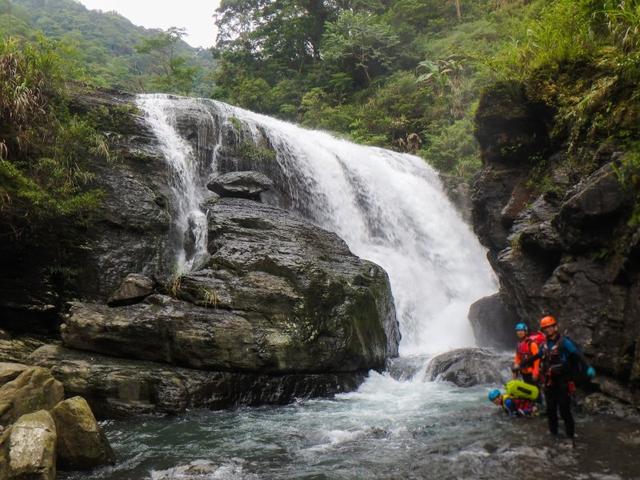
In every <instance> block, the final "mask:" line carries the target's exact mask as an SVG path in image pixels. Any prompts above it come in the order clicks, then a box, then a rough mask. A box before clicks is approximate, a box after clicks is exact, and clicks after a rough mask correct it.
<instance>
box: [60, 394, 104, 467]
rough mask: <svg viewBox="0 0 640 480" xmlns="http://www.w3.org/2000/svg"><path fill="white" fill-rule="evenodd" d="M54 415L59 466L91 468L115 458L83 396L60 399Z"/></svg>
mask: <svg viewBox="0 0 640 480" xmlns="http://www.w3.org/2000/svg"><path fill="white" fill-rule="evenodd" d="M51 415H52V416H53V420H54V421H55V424H56V429H57V432H58V449H57V451H58V467H59V468H60V469H63V470H90V469H92V468H95V467H98V466H101V465H105V464H113V463H114V462H115V455H114V453H113V450H112V449H111V446H110V445H109V442H108V441H107V438H106V437H105V435H104V433H103V431H102V429H101V428H100V425H98V422H97V421H96V418H95V417H94V415H93V412H92V411H91V408H90V407H89V404H88V403H87V401H86V400H85V399H84V398H82V397H73V398H69V399H67V400H64V401H62V402H60V403H58V404H57V405H56V406H55V407H54V409H53V410H52V411H51Z"/></svg>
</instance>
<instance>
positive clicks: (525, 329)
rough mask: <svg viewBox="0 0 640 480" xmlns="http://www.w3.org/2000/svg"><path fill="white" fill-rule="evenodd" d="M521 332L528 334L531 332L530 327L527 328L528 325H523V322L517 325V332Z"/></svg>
mask: <svg viewBox="0 0 640 480" xmlns="http://www.w3.org/2000/svg"><path fill="white" fill-rule="evenodd" d="M520 330H523V331H525V332H528V331H529V327H527V324H526V323H522V322H520V323H516V332H518V331H520Z"/></svg>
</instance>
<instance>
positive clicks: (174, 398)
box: [31, 345, 366, 418]
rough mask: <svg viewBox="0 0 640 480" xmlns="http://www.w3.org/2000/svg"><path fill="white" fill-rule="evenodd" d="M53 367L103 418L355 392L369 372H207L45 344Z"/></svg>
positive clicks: (42, 353) (36, 358) (37, 359)
mask: <svg viewBox="0 0 640 480" xmlns="http://www.w3.org/2000/svg"><path fill="white" fill-rule="evenodd" d="M31 361H32V362H33V363H35V364H37V365H41V366H46V367H49V368H50V369H51V371H52V372H53V374H54V375H55V376H56V378H58V379H60V381H61V382H62V383H63V384H64V387H65V391H66V392H67V395H81V396H82V397H83V398H85V399H86V400H87V401H88V402H89V404H90V405H91V407H92V409H93V411H94V413H96V415H98V416H99V417H102V418H104V417H121V416H128V415H132V414H143V413H170V414H175V413H180V412H184V411H185V410H186V409H189V408H211V409H220V408H230V407H235V406H238V405H263V404H285V403H289V402H291V401H293V400H294V399H296V398H310V397H317V396H326V395H332V394H334V393H339V392H343V391H350V390H353V389H355V388H357V386H358V385H359V384H360V383H361V382H362V381H363V380H364V377H365V374H366V372H350V373H344V374H332V373H326V374H290V375H278V376H273V375H260V374H255V373H237V372H207V371H202V370H193V369H187V368H180V367H175V366H171V365H167V364H162V363H152V362H144V361H139V360H130V359H124V358H116V357H110V356H106V355H99V354H96V353H90V352H81V351H78V350H72V349H65V348H63V347H60V346H55V345H51V346H45V347H42V348H40V349H39V350H37V351H36V352H35V353H34V354H33V355H32V357H31Z"/></svg>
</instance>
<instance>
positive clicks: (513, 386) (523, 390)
mask: <svg viewBox="0 0 640 480" xmlns="http://www.w3.org/2000/svg"><path fill="white" fill-rule="evenodd" d="M504 388H505V390H506V391H507V393H508V394H509V395H511V396H512V397H516V398H526V399H527V400H535V399H536V398H538V395H539V394H540V392H539V390H538V387H536V386H535V385H531V384H529V383H526V382H524V381H522V380H511V381H509V382H507V383H505V385H504Z"/></svg>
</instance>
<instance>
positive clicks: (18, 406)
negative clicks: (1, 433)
mask: <svg viewBox="0 0 640 480" xmlns="http://www.w3.org/2000/svg"><path fill="white" fill-rule="evenodd" d="M63 398H64V389H63V387H62V384H61V383H60V382H58V381H57V380H56V379H55V378H53V376H52V375H51V373H50V372H49V370H47V369H46V368H41V367H30V368H28V369H26V370H24V371H23V372H22V373H20V375H18V376H17V377H16V378H15V379H13V380H11V381H10V382H7V383H5V384H4V385H3V386H2V387H0V425H9V424H11V423H13V422H14V421H15V420H16V419H17V418H19V417H20V416H22V415H25V414H28V413H31V412H35V411H37V410H41V409H44V410H50V409H52V408H53V407H54V406H55V405H56V404H57V403H58V402H60V401H61V400H62V399H63Z"/></svg>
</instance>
